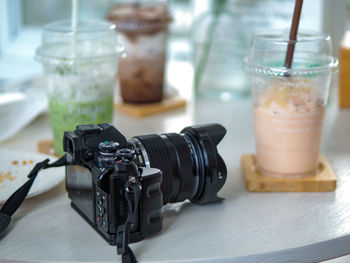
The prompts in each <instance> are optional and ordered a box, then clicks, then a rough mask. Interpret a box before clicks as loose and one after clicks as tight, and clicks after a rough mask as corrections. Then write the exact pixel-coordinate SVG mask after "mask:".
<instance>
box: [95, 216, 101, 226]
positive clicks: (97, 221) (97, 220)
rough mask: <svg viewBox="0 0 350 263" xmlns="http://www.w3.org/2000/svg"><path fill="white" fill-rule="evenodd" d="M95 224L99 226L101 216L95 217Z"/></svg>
mask: <svg viewBox="0 0 350 263" xmlns="http://www.w3.org/2000/svg"><path fill="white" fill-rule="evenodd" d="M96 223H97V224H98V225H101V216H99V215H98V216H97V217H96Z"/></svg>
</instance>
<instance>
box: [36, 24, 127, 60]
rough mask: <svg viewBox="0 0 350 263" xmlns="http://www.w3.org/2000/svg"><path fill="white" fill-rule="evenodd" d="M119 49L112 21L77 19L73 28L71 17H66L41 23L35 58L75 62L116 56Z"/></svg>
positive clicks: (114, 57)
mask: <svg viewBox="0 0 350 263" xmlns="http://www.w3.org/2000/svg"><path fill="white" fill-rule="evenodd" d="M122 52H123V48H122V47H121V46H120V45H118V43H117V37H116V32H115V25H113V24H110V23H107V22H103V21H79V22H78V24H77V28H76V31H73V30H72V26H71V21H69V20H66V21H58V22H54V23H51V24H48V25H46V26H45V27H44V30H43V34H42V42H41V46H40V47H38V48H37V50H36V53H35V58H36V59H37V60H38V61H40V62H49V63H55V62H56V63H62V62H67V63H73V62H74V63H79V62H86V60H89V61H90V60H101V59H103V60H105V59H116V57H118V56H119V55H120V54H121V53H122Z"/></svg>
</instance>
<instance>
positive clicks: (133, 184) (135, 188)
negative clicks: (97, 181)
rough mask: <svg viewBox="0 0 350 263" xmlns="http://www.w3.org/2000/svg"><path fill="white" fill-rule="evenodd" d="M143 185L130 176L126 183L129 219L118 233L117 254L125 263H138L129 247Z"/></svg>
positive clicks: (119, 228)
mask: <svg viewBox="0 0 350 263" xmlns="http://www.w3.org/2000/svg"><path fill="white" fill-rule="evenodd" d="M141 189H142V187H141V183H140V181H139V180H138V179H137V178H136V177H135V176H130V177H129V180H128V181H126V182H125V185H124V190H125V198H126V200H127V203H128V217H127V219H126V221H125V224H124V225H121V226H119V227H118V231H117V253H118V255H122V261H123V263H137V260H136V257H135V255H134V253H133V252H132V250H131V248H130V247H129V242H130V240H129V235H130V231H131V229H132V228H133V227H135V226H136V224H137V220H138V213H137V212H138V208H139V203H140V196H141Z"/></svg>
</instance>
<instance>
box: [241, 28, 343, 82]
mask: <svg viewBox="0 0 350 263" xmlns="http://www.w3.org/2000/svg"><path fill="white" fill-rule="evenodd" d="M288 44H289V31H288V30H285V31H272V32H269V33H262V34H256V35H255V36H254V37H253V39H252V42H251V47H250V51H249V55H248V56H247V57H245V59H244V64H245V69H246V70H247V71H248V72H250V73H256V74H259V73H260V74H267V75H275V76H285V74H286V73H288V74H289V75H310V74H316V73H317V74H319V73H327V72H334V71H336V70H337V69H338V60H337V59H336V58H335V57H333V56H332V42H331V38H330V36H329V35H327V34H323V33H317V32H312V31H304V32H300V33H298V36H297V41H296V42H295V49H294V56H293V63H292V68H291V69H287V68H286V67H284V60H285V57H286V52H287V48H288Z"/></svg>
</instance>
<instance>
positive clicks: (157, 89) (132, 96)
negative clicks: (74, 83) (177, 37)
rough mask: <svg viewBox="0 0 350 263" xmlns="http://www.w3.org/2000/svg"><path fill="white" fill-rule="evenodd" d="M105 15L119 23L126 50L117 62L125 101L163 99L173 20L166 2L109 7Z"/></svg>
mask: <svg viewBox="0 0 350 263" xmlns="http://www.w3.org/2000/svg"><path fill="white" fill-rule="evenodd" d="M106 18H107V19H108V20H109V21H110V22H112V23H114V24H115V25H116V27H117V31H118V33H119V34H118V42H119V43H120V44H121V45H122V46H124V48H125V51H126V56H125V57H124V58H122V59H120V60H119V62H118V68H119V71H118V78H119V86H120V93H121V97H122V99H123V101H124V102H131V103H150V102H158V101H161V100H162V98H163V80H164V68H165V59H166V47H167V37H168V24H169V22H170V21H171V18H170V15H169V12H168V9H167V5H166V2H162V1H160V2H146V3H124V4H118V5H115V6H113V7H111V8H110V10H109V13H108V14H107V16H106Z"/></svg>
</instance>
